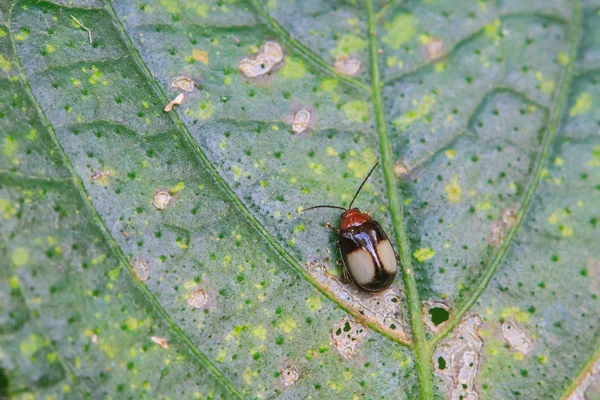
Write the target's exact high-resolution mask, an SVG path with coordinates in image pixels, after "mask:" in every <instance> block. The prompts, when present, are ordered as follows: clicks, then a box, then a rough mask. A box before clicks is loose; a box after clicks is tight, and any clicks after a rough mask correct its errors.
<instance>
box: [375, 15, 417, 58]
mask: <svg viewBox="0 0 600 400" xmlns="http://www.w3.org/2000/svg"><path fill="white" fill-rule="evenodd" d="M383 27H384V29H385V30H386V35H385V36H384V37H383V43H385V44H387V45H388V46H390V47H391V48H392V49H395V50H398V49H399V48H400V46H402V45H403V44H405V43H408V42H409V41H410V40H411V39H412V38H413V37H414V36H415V34H416V30H417V20H416V19H415V18H414V17H413V16H412V14H399V15H397V16H396V17H395V18H394V19H393V20H392V21H390V22H386V23H385V24H384V25H383Z"/></svg>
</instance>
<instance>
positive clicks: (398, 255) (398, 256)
mask: <svg viewBox="0 0 600 400" xmlns="http://www.w3.org/2000/svg"><path fill="white" fill-rule="evenodd" d="M394 255H395V256H396V261H398V262H399V261H400V254H398V252H397V251H396V250H394Z"/></svg>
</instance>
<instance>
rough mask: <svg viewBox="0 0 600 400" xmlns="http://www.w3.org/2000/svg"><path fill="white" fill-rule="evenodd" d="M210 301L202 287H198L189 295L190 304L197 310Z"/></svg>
mask: <svg viewBox="0 0 600 400" xmlns="http://www.w3.org/2000/svg"><path fill="white" fill-rule="evenodd" d="M207 302H208V295H207V294H206V293H205V292H204V290H202V289H201V288H196V290H194V291H193V292H192V293H191V294H190V296H189V297H188V300H187V303H188V306H190V307H192V308H195V309H197V310H199V309H201V308H203V307H204V306H206V304H207Z"/></svg>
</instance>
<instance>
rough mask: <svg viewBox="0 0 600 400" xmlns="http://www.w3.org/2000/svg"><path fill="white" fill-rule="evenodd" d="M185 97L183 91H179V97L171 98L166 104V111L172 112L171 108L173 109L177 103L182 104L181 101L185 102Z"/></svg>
mask: <svg viewBox="0 0 600 400" xmlns="http://www.w3.org/2000/svg"><path fill="white" fill-rule="evenodd" d="M183 97H184V95H183V93H179V94H178V95H177V97H175V98H174V99H173V100H171V101H170V102H169V104H167V105H166V106H165V112H171V110H172V109H173V106H175V105H177V106H178V105H181V103H182V102H183Z"/></svg>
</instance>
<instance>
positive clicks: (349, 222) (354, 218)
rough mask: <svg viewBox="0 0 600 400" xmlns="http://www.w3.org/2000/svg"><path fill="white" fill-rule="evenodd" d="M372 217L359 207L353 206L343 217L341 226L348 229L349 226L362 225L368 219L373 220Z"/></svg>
mask: <svg viewBox="0 0 600 400" xmlns="http://www.w3.org/2000/svg"><path fill="white" fill-rule="evenodd" d="M371 219H372V218H371V217H369V216H368V215H367V214H365V213H362V212H360V210H359V209H358V208H353V209H351V210H346V211H345V212H344V213H343V214H342V217H341V220H342V223H341V226H340V228H341V229H342V230H347V229H349V228H352V227H355V226H360V225H362V224H364V223H365V222H367V221H371Z"/></svg>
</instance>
